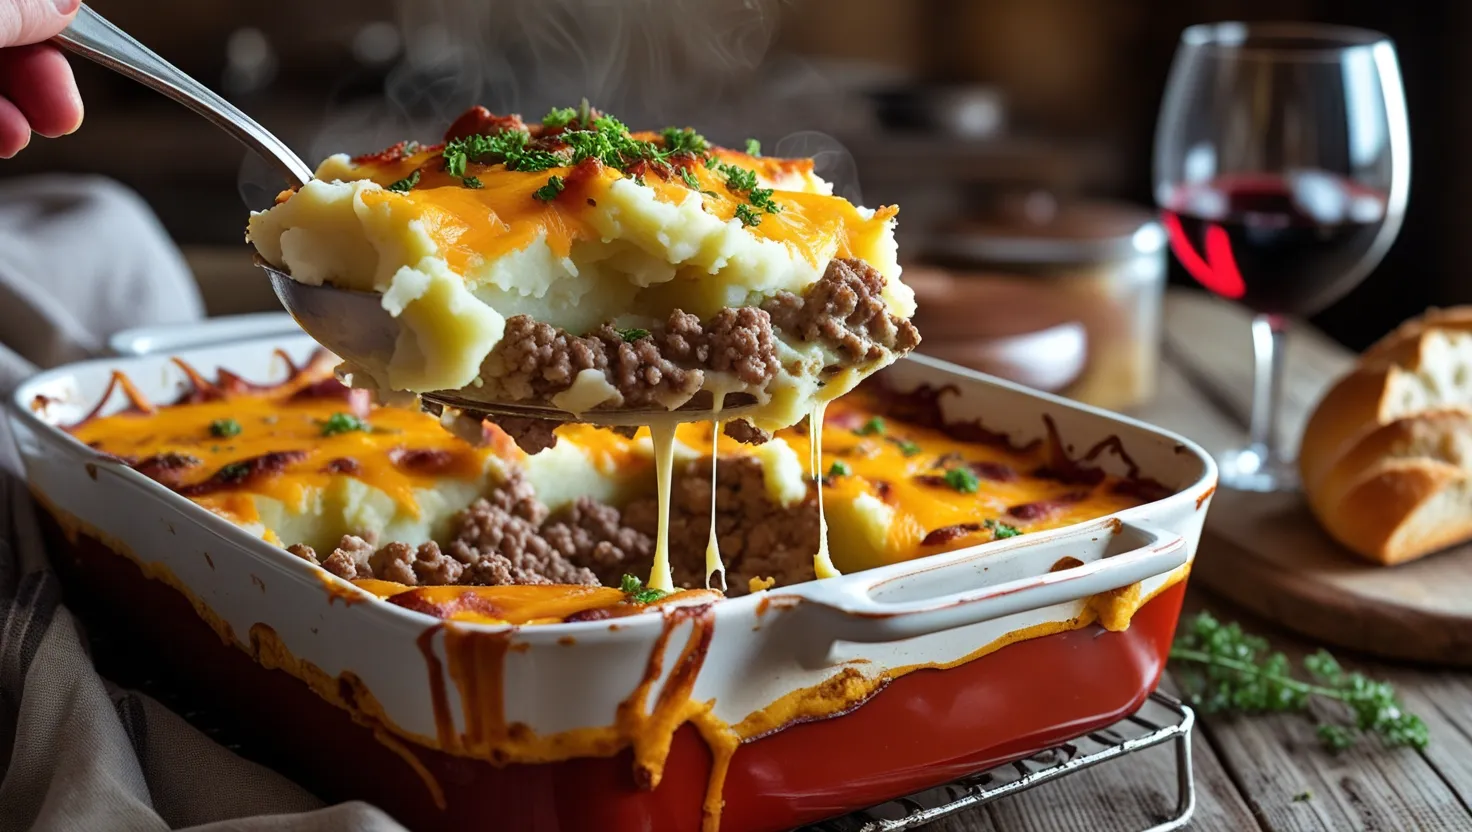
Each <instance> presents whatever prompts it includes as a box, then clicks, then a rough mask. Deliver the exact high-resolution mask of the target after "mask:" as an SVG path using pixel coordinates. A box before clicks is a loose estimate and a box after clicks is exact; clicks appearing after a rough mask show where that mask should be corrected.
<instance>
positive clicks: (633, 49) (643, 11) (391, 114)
mask: <svg viewBox="0 0 1472 832" xmlns="http://www.w3.org/2000/svg"><path fill="white" fill-rule="evenodd" d="M782 2H783V0H395V5H396V9H397V18H398V19H397V23H398V27H399V32H400V34H401V36H402V41H403V44H404V52H403V58H402V60H401V62H400V63H399V64H398V65H396V66H395V67H394V68H393V69H392V70H391V71H390V72H389V74H388V76H387V78H386V79H385V83H384V93H383V95H382V96H381V97H380V98H377V99H374V98H366V99H365V98H363V97H361V96H359V97H356V98H352V99H346V100H340V101H337V102H335V103H334V104H333V105H331V106H330V107H329V110H328V112H327V114H326V117H325V119H324V123H323V126H322V129H321V130H320V131H319V133H318V134H317V136H316V137H315V139H314V140H313V142H312V143H311V145H310V146H308V147H307V148H305V150H306V154H305V155H306V158H307V159H308V161H309V162H311V163H315V162H316V161H318V160H320V159H322V158H324V157H326V156H328V155H330V154H332V153H336V152H341V151H344V150H345V151H348V152H354V153H356V152H364V151H368V150H376V149H379V148H382V147H386V146H388V145H390V144H392V143H394V142H396V141H399V140H401V139H406V138H414V139H419V140H437V139H438V137H439V136H440V135H441V133H442V132H443V130H444V128H445V126H446V125H448V124H449V123H450V121H451V120H453V119H454V118H455V117H456V116H458V115H460V113H462V112H464V111H465V110H466V109H467V108H468V107H471V106H473V105H476V104H482V105H484V106H486V107H487V108H489V109H490V110H492V111H493V112H498V113H510V112H519V113H521V114H523V115H524V116H525V117H527V118H528V119H532V118H536V117H539V116H540V115H541V114H542V113H545V112H546V111H547V110H548V109H550V108H551V107H554V106H569V105H572V104H576V102H577V101H579V100H580V99H582V98H584V97H586V98H587V99H588V100H589V101H590V102H591V103H592V104H593V105H594V106H596V107H598V108H600V109H603V110H605V111H607V112H610V113H613V114H615V115H617V116H618V117H619V118H620V119H622V120H623V121H624V122H625V123H626V124H629V125H630V126H631V127H633V128H634V129H657V128H659V127H663V126H665V125H681V126H686V125H688V126H694V127H696V128H697V129H699V130H700V131H701V132H702V133H704V134H705V135H706V136H708V137H710V139H711V140H712V141H715V142H716V143H718V144H722V145H726V146H732V147H741V145H742V142H743V141H744V140H745V139H746V138H748V137H754V138H758V139H760V140H762V141H763V144H764V146H765V148H766V150H767V153H768V154H769V155H783V156H806V155H812V156H815V157H817V160H818V172H819V175H822V176H823V177H824V178H826V179H829V181H832V182H833V183H834V186H835V187H834V192H835V193H838V194H841V195H843V196H845V197H848V198H850V199H853V200H857V197H858V177H857V171H856V169H855V165H854V161H853V159H852V157H851V156H850V155H849V154H848V152H847V151H846V150H845V149H844V148H843V146H842V145H841V144H840V143H839V142H838V141H837V140H836V139H833V138H831V137H830V136H828V135H826V134H824V133H819V132H816V131H815V130H814V129H812V128H823V129H826V130H845V129H855V128H858V129H862V128H864V127H867V126H868V125H867V124H863V123H855V119H854V114H855V113H860V112H867V111H866V110H865V109H864V108H862V107H861V106H857V105H856V104H855V102H854V101H853V100H852V98H851V97H850V96H848V95H847V94H846V93H845V91H844V90H843V89H842V88H841V86H840V85H839V84H837V83H835V80H834V77H832V76H830V75H825V74H824V73H822V72H819V71H817V70H816V69H815V68H814V67H813V66H811V65H809V64H808V63H806V62H803V61H799V60H796V59H794V58H792V57H791V56H783V55H778V56H771V57H769V56H768V52H769V50H770V49H771V46H772V43H773V39H774V37H775V35H776V31H777V24H778V20H779V17H780V14H779V12H780V7H781V5H782ZM794 130H798V131H799V132H793V131H794ZM784 137H785V138H784ZM269 178H270V177H266V178H257V177H256V176H255V174H254V173H253V172H251V171H249V170H248V169H247V168H244V167H243V168H242V171H241V193H242V198H246V197H247V193H246V192H247V191H248V190H253V191H267V190H269V192H270V194H272V195H274V194H275V192H276V190H277V186H276V185H275V184H274V183H273V184H272V185H271V186H269V187H267V186H265V185H264V182H265V181H267V179H269ZM250 182H256V183H259V184H260V186H259V187H256V186H252V185H250V184H249V183H250ZM251 196H252V202H258V201H259V194H258V193H256V194H252V195H251ZM253 207H259V205H258V204H256V205H253Z"/></svg>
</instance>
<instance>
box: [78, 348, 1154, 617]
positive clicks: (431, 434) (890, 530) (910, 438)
mask: <svg viewBox="0 0 1472 832" xmlns="http://www.w3.org/2000/svg"><path fill="white" fill-rule="evenodd" d="M195 378H196V385H205V386H203V387H198V386H197V389H196V391H195V392H194V393H192V394H191V395H189V396H187V397H186V398H185V400H183V401H181V402H179V403H177V404H173V405H166V406H161V407H154V406H152V405H151V404H149V403H146V402H141V401H138V400H137V396H136V393H134V394H133V395H134V397H135V406H134V407H133V408H131V409H129V410H126V411H124V412H121V413H117V414H114V415H109V416H97V417H94V418H88V419H87V420H85V421H83V422H82V423H80V424H78V425H76V426H74V427H73V428H72V433H73V435H74V436H75V437H76V438H77V439H79V440H81V441H82V442H85V443H87V444H89V445H91V446H92V447H93V448H95V449H97V450H99V451H101V452H103V453H106V454H109V455H112V456H113V457H116V458H121V459H122V460H123V461H125V462H127V463H128V464H130V465H132V466H133V467H134V468H136V469H138V470H139V471H141V472H143V473H145V474H146V475H148V476H150V477H153V478H154V479H156V480H158V481H159V482H160V483H162V484H164V485H165V486H167V487H169V488H172V489H173V490H175V491H177V492H179V493H181V494H184V495H185V496H188V497H189V498H190V499H192V500H194V501H195V502H197V503H198V504H199V505H201V506H203V507H204V508H207V509H209V510H211V511H214V512H216V513H218V514H220V515H223V516H225V517H227V518H229V519H230V520H232V521H234V522H236V523H237V524H240V525H243V526H246V527H254V528H255V529H256V531H257V533H259V534H261V535H262V537H264V538H266V539H267V540H269V541H271V542H273V543H274V544H276V545H288V544H293V543H298V542H306V543H308V544H309V545H312V546H314V547H320V546H322V545H324V544H325V545H326V546H327V547H328V548H329V549H330V548H331V547H332V546H333V545H335V540H336V539H337V537H340V536H341V535H343V534H356V535H360V536H367V537H376V538H377V539H379V541H380V542H388V541H391V540H401V541H403V542H407V543H410V544H411V545H417V544H419V543H422V542H424V541H425V540H429V539H432V538H435V537H436V536H437V535H438V534H441V533H443V529H444V524H445V522H446V520H447V518H448V517H449V516H450V515H451V514H453V513H454V512H456V511H458V510H460V509H462V508H464V507H465V506H466V505H467V504H469V503H470V502H472V501H473V500H474V499H475V498H477V497H479V496H482V495H483V494H485V493H487V492H489V491H491V490H493V489H494V488H496V487H497V486H498V485H499V484H500V483H501V482H502V481H504V479H505V478H506V477H507V476H508V474H509V473H510V472H512V471H513V470H519V471H521V472H522V473H523V474H524V475H526V476H527V478H528V480H529V481H531V482H532V483H533V485H534V486H536V487H538V488H539V491H540V492H541V493H539V497H540V498H541V499H543V500H544V501H545V502H547V503H549V504H550V505H552V506H553V507H554V508H555V507H556V506H558V505H562V504H565V503H567V502H570V501H571V500H573V499H576V498H577V497H580V496H592V497H593V498H595V499H598V500H602V501H610V502H613V503H615V504H617V503H619V502H620V501H622V500H627V499H631V498H632V497H634V496H637V495H640V494H648V493H650V492H651V491H652V490H653V487H654V483H653V479H654V468H655V466H654V464H653V459H652V457H653V456H654V447H653V443H652V442H651V441H650V436H649V431H648V429H641V430H640V432H639V433H638V434H636V435H635V436H634V437H632V438H626V437H623V436H620V435H618V434H615V433H613V432H611V431H607V430H603V429H599V428H594V427H591V426H588V425H579V424H570V425H564V426H561V427H559V428H558V436H559V444H558V447H556V448H554V449H553V450H551V451H547V452H544V453H542V454H538V455H536V456H528V455H526V454H524V453H523V452H521V451H520V450H518V449H517V448H516V447H515V446H514V445H513V444H512V443H511V442H510V440H509V439H508V438H507V437H506V436H505V435H504V434H502V433H500V431H499V430H497V429H495V428H494V427H493V426H489V425H487V426H486V430H487V432H488V435H489V436H490V437H491V439H490V441H489V442H488V443H487V444H486V445H484V446H481V447H472V446H471V445H469V444H466V443H465V442H463V441H462V440H460V439H458V438H456V437H454V436H453V435H451V434H449V433H448V432H446V431H444V430H443V429H441V427H440V425H439V422H438V421H437V420H436V419H434V418H433V417H431V416H429V415H427V414H424V413H421V412H414V411H408V410H403V409H397V408H390V407H371V408H369V409H367V410H364V411H363V412H362V416H363V418H362V419H361V420H359V419H358V418H357V417H353V418H352V420H346V419H345V417H347V416H348V414H349V413H350V412H351V411H352V410H353V408H355V407H359V406H362V407H368V406H367V405H366V403H363V402H361V401H356V394H355V392H354V391H348V390H346V389H345V388H342V387H341V385H338V384H337V383H336V382H335V381H333V380H332V379H331V378H330V377H329V376H326V368H325V366H319V367H316V368H313V369H309V370H306V371H302V372H299V373H297V374H296V375H295V376H294V377H293V378H292V379H291V380H289V381H287V382H286V383H284V384H281V385H279V386H276V387H269V388H258V387H255V386H253V385H244V386H242V385H239V384H237V385H236V388H237V389H235V390H233V391H232V390H227V389H223V388H221V387H216V386H214V385H210V384H209V383H208V382H204V381H203V380H201V379H198V377H197V376H195ZM885 402H886V398H885V397H883V396H878V395H875V394H874V393H871V392H870V391H869V390H867V389H860V390H859V391H856V392H854V393H852V394H850V395H848V396H846V397H844V398H842V399H839V400H838V401H835V402H834V403H832V405H831V406H830V407H828V408H827V410H826V419H825V420H824V427H825V430H824V431H823V432H822V447H821V453H819V454H817V455H816V456H815V457H813V458H814V461H816V463H817V468H818V470H819V471H820V472H822V476H821V478H820V480H819V481H820V482H821V492H820V491H819V487H817V486H815V484H814V482H813V478H812V477H811V476H810V474H809V473H808V472H809V471H810V470H811V469H810V468H809V466H808V465H806V464H804V462H803V461H804V460H809V459H810V457H811V456H812V450H813V449H812V445H811V439H810V435H809V432H808V430H807V429H806V426H799V427H795V428H792V429H788V430H785V431H782V432H780V433H779V434H778V435H777V436H776V437H775V438H773V439H772V440H771V441H770V442H768V443H766V444H764V445H758V446H751V445H743V444H740V443H738V442H735V441H734V440H731V439H730V438H729V437H726V436H724V435H720V436H718V437H716V436H715V435H714V432H713V430H712V426H711V425H710V424H709V423H690V424H682V425H679V426H678V427H677V428H676V429H675V430H674V431H673V439H674V442H673V446H672V449H671V450H672V456H674V457H677V458H679V459H683V460H698V459H701V458H707V459H708V458H710V457H711V454H712V449H713V448H714V450H715V453H716V455H717V456H719V457H721V458H730V457H734V456H739V455H751V456H755V457H756V458H757V459H758V460H759V461H760V462H761V467H762V472H763V476H764V478H765V479H766V486H767V493H768V496H769V498H770V499H771V500H772V501H773V502H774V503H781V504H786V505H792V504H796V503H799V502H803V501H806V500H816V498H817V497H818V496H819V494H820V493H821V496H822V498H823V506H824V508H825V513H826V515H827V518H828V524H827V538H826V540H827V543H828V544H829V549H830V551H831V552H832V557H833V561H832V566H833V567H835V568H836V570H837V571H839V572H853V571H858V570H862V569H868V568H872V567H875V566H880V565H883V564H887V563H895V562H899V561H904V560H909V559H912V558H916V557H922V556H924V555H929V554H934V553H937V552H942V551H949V550H954V549H958V548H962V547H965V546H970V545H974V544H977V543H982V542H985V541H987V540H991V539H994V538H997V537H1000V536H1011V535H1014V534H1025V533H1028V532H1035V531H1039V530H1043V529H1049V528H1056V527H1060V526H1066V525H1069V524H1073V523H1077V522H1081V521H1085V520H1089V519H1093V518H1096V517H1100V516H1103V515H1106V514H1110V513H1113V512H1116V511H1119V510H1122V509H1124V508H1128V507H1130V506H1133V505H1137V504H1139V503H1140V502H1142V501H1143V500H1144V499H1146V498H1148V497H1150V496H1152V489H1154V490H1157V491H1158V490H1159V486H1157V485H1154V484H1152V483H1149V482H1148V481H1137V480H1124V479H1120V478H1118V477H1113V476H1106V475H1104V473H1103V472H1102V471H1099V470H1098V469H1094V468H1081V469H1078V470H1075V471H1071V472H1070V471H1069V470H1065V468H1066V466H1067V465H1069V464H1072V461H1071V460H1068V459H1066V457H1065V458H1064V459H1062V460H1061V465H1060V459H1059V456H1058V455H1059V453H1060V452H1059V450H1058V449H1057V448H1056V447H1055V445H1056V443H1047V442H1035V443H1033V444H1032V445H1031V446H1028V447H1026V448H1021V449H1019V448H1017V447H1014V446H1012V445H1010V444H1008V443H1006V442H1004V441H992V442H975V441H963V440H961V439H957V438H955V436H954V435H952V432H950V431H948V430H947V429H944V428H942V427H941V426H936V425H922V424H914V423H909V422H905V421H901V420H897V419H894V418H890V417H887V416H886V415H885V414H886V413H887V412H888V411H887V408H886V405H885ZM335 421H336V422H339V423H342V424H338V425H337V426H338V427H342V425H343V424H346V425H347V429H342V430H338V429H334V427H333V426H334V423H335ZM222 426H224V427H225V428H228V429H222ZM222 434H228V435H222ZM713 438H718V441H716V442H715V443H714V444H713V443H712V440H713ZM260 460H273V462H272V463H271V464H269V465H262V464H260V463H259V461H260ZM569 460H573V461H574V462H569ZM1061 466H1062V467H1061ZM232 471H233V472H237V475H232V474H231V472H232ZM352 489H358V490H359V491H361V492H363V493H365V494H372V495H377V498H378V499H379V500H380V501H387V502H388V503H390V504H391V505H392V513H393V514H394V515H395V516H398V517H400V518H402V519H403V520H404V522H401V523H399V524H398V525H394V524H393V523H392V522H384V523H381V524H380V525H378V526H372V525H369V526H368V527H366V528H365V527H363V526H362V525H356V526H355V525H354V524H355V523H359V524H361V523H363V522H365V521H364V520H363V518H364V517H367V516H370V514H368V513H365V512H363V511H361V510H359V509H355V508H353V507H352V506H343V507H340V509H339V511H340V516H333V517H328V516H326V513H327V512H328V508H330V506H331V505H332V500H331V499H329V496H328V495H331V494H334V493H338V492H349V493H355V492H352ZM557 489H562V490H561V491H560V492H557V493H553V492H554V491H556V490H557ZM360 499H362V500H364V501H370V500H368V498H366V497H361V496H360ZM370 502H371V501H370ZM268 508H269V510H267V509H268ZM429 514H433V515H434V516H433V517H426V515H429ZM287 516H292V517H296V518H297V519H296V520H295V521H293V522H285V521H283V520H282V518H284V517H287ZM318 527H325V529H324V530H321V531H317V529H318ZM716 562H717V563H719V561H716ZM361 585H362V586H363V587H364V588H365V589H368V590H369V591H370V592H371V593H372V594H373V595H376V596H378V597H380V598H393V597H395V596H398V595H400V594H401V593H404V592H407V591H409V590H410V588H409V587H404V586H402V585H399V584H390V583H387V582H383V581H371V582H368V583H362V584H361ZM651 586H653V587H654V588H657V589H666V590H669V589H674V587H673V586H661V585H660V581H659V579H658V577H657V576H656V578H655V579H653V580H651ZM414 592H415V595H413V597H412V602H413V604H414V605H416V606H418V607H422V608H424V609H426V610H440V611H442V612H444V611H447V610H451V611H454V615H451V613H450V612H445V614H446V615H451V617H454V618H456V620H474V621H479V622H482V623H485V622H489V621H503V622H514V623H548V622H551V621H556V620H560V617H566V616H567V615H572V614H577V613H586V612H587V611H588V610H590V609H595V608H602V607H607V606H609V605H610V604H612V603H614V602H616V601H618V600H619V599H621V598H622V597H623V595H622V593H620V592H619V591H617V590H613V589H609V590H606V591H589V590H588V589H587V588H586V587H570V588H563V589H561V590H557V589H553V588H548V587H536V586H532V587H496V588H475V589H467V588H465V587H456V586H451V587H421V588H417V589H415V590H414ZM559 593H560V594H559ZM569 593H570V594H569ZM682 594H684V593H682ZM462 595H480V596H481V598H480V599H479V600H476V601H467V602H465V603H461V604H458V605H457V604H455V603H451V601H452V600H453V599H454V598H458V597H460V596H462ZM410 600H411V599H410V598H407V597H406V598H405V599H403V602H404V603H409V602H410ZM545 604H550V605H551V606H548V607H545V609H544V608H543V606H539V605H545ZM467 605H468V606H467ZM569 605H570V606H569ZM557 611H561V612H560V613H559V612H557ZM466 616H468V618H467V617H466Z"/></svg>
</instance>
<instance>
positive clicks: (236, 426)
mask: <svg viewBox="0 0 1472 832" xmlns="http://www.w3.org/2000/svg"><path fill="white" fill-rule="evenodd" d="M239 435H240V423H239V422H237V421H235V420H234V419H216V420H215V421H213V422H210V436H213V437H215V438H217V439H229V438H230V437H232V436H239Z"/></svg>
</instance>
